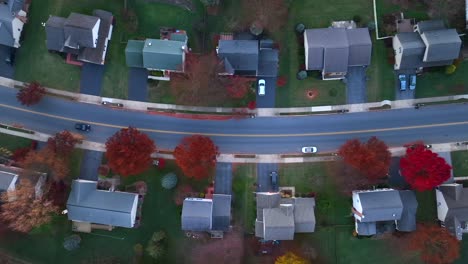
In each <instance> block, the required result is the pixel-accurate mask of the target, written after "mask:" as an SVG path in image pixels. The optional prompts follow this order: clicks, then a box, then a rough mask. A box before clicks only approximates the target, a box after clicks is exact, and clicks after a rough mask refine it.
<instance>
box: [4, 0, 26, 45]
mask: <svg viewBox="0 0 468 264" xmlns="http://www.w3.org/2000/svg"><path fill="white" fill-rule="evenodd" d="M23 3H24V1H23V0H16V1H14V0H10V1H9V2H8V5H4V4H0V44H2V45H5V46H10V47H13V46H14V44H15V40H14V38H13V25H12V23H13V19H14V18H15V15H16V13H17V12H18V11H19V10H20V9H21V7H22V6H23Z"/></svg>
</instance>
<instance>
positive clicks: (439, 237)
mask: <svg viewBox="0 0 468 264" xmlns="http://www.w3.org/2000/svg"><path fill="white" fill-rule="evenodd" d="M409 249H410V250H415V251H419V253H420V256H421V259H422V260H423V261H424V263H427V264H445V263H453V262H454V261H455V260H456V259H458V258H459V257H460V242H459V241H458V240H457V239H456V238H455V237H454V236H453V235H452V234H450V233H449V232H448V231H447V229H445V228H442V227H440V226H436V225H426V224H421V225H418V227H417V229H416V231H415V232H413V233H411V235H410V239H409Z"/></svg>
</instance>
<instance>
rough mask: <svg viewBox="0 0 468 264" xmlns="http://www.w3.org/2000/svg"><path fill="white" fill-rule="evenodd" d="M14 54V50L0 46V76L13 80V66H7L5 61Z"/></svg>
mask: <svg viewBox="0 0 468 264" xmlns="http://www.w3.org/2000/svg"><path fill="white" fill-rule="evenodd" d="M12 52H14V49H13V48H11V47H7V46H4V45H0V76H2V77H5V78H10V79H13V77H14V75H15V68H14V66H13V65H10V64H7V63H6V62H5V59H6V58H8V57H9V56H10V54H11V53H12Z"/></svg>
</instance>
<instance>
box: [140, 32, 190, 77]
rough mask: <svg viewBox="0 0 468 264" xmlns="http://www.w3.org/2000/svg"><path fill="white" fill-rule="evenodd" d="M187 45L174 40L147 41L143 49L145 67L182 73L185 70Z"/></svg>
mask: <svg viewBox="0 0 468 264" xmlns="http://www.w3.org/2000/svg"><path fill="white" fill-rule="evenodd" d="M184 48H186V43H184V42H181V41H173V40H161V39H146V41H145V46H144V47H143V67H144V68H147V69H158V70H172V71H180V70H182V69H183V63H184V57H185V51H184Z"/></svg>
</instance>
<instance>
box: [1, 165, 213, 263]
mask: <svg viewBox="0 0 468 264" xmlns="http://www.w3.org/2000/svg"><path fill="white" fill-rule="evenodd" d="M170 171H176V172H177V173H178V175H179V181H180V182H181V183H180V184H183V183H184V182H186V183H187V182H190V183H191V185H193V186H194V188H195V190H197V191H201V190H202V189H201V188H202V186H203V187H205V186H206V185H207V183H208V180H205V181H201V182H197V183H194V182H192V181H190V180H188V179H186V178H184V177H183V176H182V175H181V174H180V173H179V172H178V170H177V169H176V168H175V163H174V162H168V163H167V164H166V168H165V169H164V170H162V171H160V170H156V169H154V168H151V169H150V170H148V171H146V172H145V173H142V174H140V175H138V176H135V177H129V178H125V179H124V184H130V183H132V182H134V181H138V180H143V181H145V182H146V183H147V185H148V193H147V195H146V197H145V200H144V203H143V215H142V223H141V226H140V227H138V228H135V229H126V228H116V229H114V230H113V231H112V232H109V231H101V230H96V231H93V233H91V234H81V233H80V236H81V238H82V241H81V247H80V249H79V250H76V251H73V252H67V251H66V250H65V249H63V247H62V242H63V239H64V237H66V236H68V235H71V234H72V232H71V222H69V221H68V220H67V219H66V217H65V216H58V217H56V219H55V220H54V222H53V223H51V224H48V225H46V226H43V227H41V228H39V229H37V230H34V231H33V232H31V234H28V235H19V234H16V233H15V234H12V233H9V234H6V235H2V237H1V238H0V246H1V247H2V248H3V249H5V250H6V251H8V252H9V253H11V254H13V255H15V256H19V257H21V258H24V259H27V260H31V261H33V262H34V263H95V262H92V261H96V259H101V258H106V259H108V260H110V259H114V260H115V261H117V262H112V263H131V260H132V258H133V255H134V252H133V246H134V245H135V244H137V243H141V244H142V245H143V246H146V243H147V241H148V240H149V238H150V237H151V235H152V234H153V232H156V231H158V230H165V231H166V233H167V235H168V251H167V254H166V257H165V259H164V260H163V262H164V263H183V262H184V257H185V256H186V254H185V253H186V252H187V251H189V250H190V247H186V245H187V244H186V240H185V239H184V234H183V232H182V231H181V229H180V213H181V207H180V206H176V205H175V204H174V202H173V192H174V191H173V190H165V189H163V188H162V187H161V182H160V179H161V177H162V176H163V175H165V174H166V173H168V172H170ZM12 241H14V242H13V243H12ZM187 243H188V242H187ZM180 252H184V254H181V253H180ZM143 263H152V262H151V259H150V258H149V257H148V256H144V261H143Z"/></svg>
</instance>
